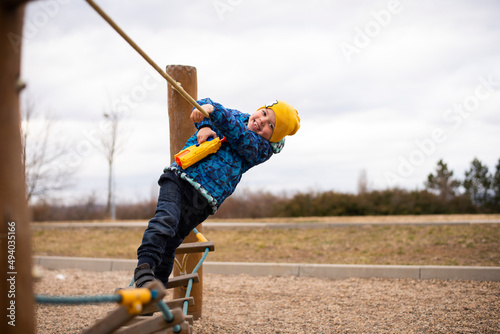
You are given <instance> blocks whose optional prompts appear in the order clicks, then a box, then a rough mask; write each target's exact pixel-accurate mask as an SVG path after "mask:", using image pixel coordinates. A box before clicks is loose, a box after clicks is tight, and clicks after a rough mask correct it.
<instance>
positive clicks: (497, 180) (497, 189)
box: [491, 159, 500, 212]
mask: <svg viewBox="0 0 500 334" xmlns="http://www.w3.org/2000/svg"><path fill="white" fill-rule="evenodd" d="M491 188H492V189H493V192H494V195H493V210H495V211H496V212H499V211H500V159H498V163H497V165H496V170H495V174H494V175H493V177H492V180H491Z"/></svg>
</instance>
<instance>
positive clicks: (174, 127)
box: [167, 65, 203, 320]
mask: <svg viewBox="0 0 500 334" xmlns="http://www.w3.org/2000/svg"><path fill="white" fill-rule="evenodd" d="M167 74H168V75H170V76H171V77H172V78H173V79H174V80H175V81H177V82H179V83H180V84H181V85H182V87H183V88H184V90H185V91H186V92H187V93H188V94H189V95H191V96H192V97H193V98H194V99H195V100H196V99H197V95H198V82H197V76H196V68H195V67H192V66H182V65H169V66H167ZM192 109H193V107H192V106H191V104H189V102H187V101H186V100H185V99H184V98H183V97H182V96H181V95H180V94H179V93H177V92H176V91H175V90H174V89H173V88H172V87H171V86H170V85H168V121H169V124H170V161H172V162H173V161H174V155H175V154H177V152H179V151H180V150H181V149H182V148H183V147H184V145H185V144H186V141H187V140H188V139H189V137H191V136H192V135H193V133H194V132H195V131H196V127H195V126H194V124H193V122H192V121H191V120H190V119H189V116H190V115H191V110H192ZM197 229H198V231H200V232H201V231H202V224H200V225H198V227H197ZM196 241H198V239H197V238H196V236H195V234H194V233H193V232H191V233H190V234H189V235H188V236H187V237H186V239H185V240H184V242H186V243H187V242H196ZM183 256H184V255H177V256H176V257H177V259H178V260H179V261H180V262H181V263H182V257H183ZM200 259H201V254H199V253H194V254H189V258H188V261H187V264H186V272H187V273H191V272H192V270H193V269H194V267H196V265H197V264H198V262H199V261H200ZM179 274H180V271H179V268H177V266H174V276H178V275H179ZM198 275H199V278H200V282H199V283H196V284H193V288H192V290H191V296H192V297H193V298H194V305H193V306H190V307H189V308H188V314H191V315H193V319H195V320H196V319H198V318H200V317H201V311H202V305H203V267H202V268H200V269H199V270H198ZM185 294H186V291H185V289H183V288H175V289H174V298H183V297H184V296H185Z"/></svg>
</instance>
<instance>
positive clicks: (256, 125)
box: [253, 121, 260, 130]
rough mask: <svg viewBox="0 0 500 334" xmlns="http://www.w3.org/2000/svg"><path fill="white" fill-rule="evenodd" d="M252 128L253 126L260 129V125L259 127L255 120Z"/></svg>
mask: <svg viewBox="0 0 500 334" xmlns="http://www.w3.org/2000/svg"><path fill="white" fill-rule="evenodd" d="M253 128H254V129H255V130H260V127H259V125H258V124H257V121H253Z"/></svg>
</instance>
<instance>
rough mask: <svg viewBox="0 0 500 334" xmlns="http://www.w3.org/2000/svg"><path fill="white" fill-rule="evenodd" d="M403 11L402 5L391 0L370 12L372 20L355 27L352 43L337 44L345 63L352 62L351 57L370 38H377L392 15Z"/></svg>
mask: <svg viewBox="0 0 500 334" xmlns="http://www.w3.org/2000/svg"><path fill="white" fill-rule="evenodd" d="M402 11H403V6H402V5H401V3H400V2H399V1H397V0H391V1H389V2H388V4H387V8H386V9H381V10H379V11H373V12H371V14H370V15H371V17H372V18H373V20H370V21H368V22H366V24H365V25H364V27H363V29H361V28H359V27H356V28H355V29H354V32H355V34H354V37H353V39H352V43H347V42H342V43H340V45H339V48H340V51H342V55H343V56H344V58H345V59H346V61H347V63H348V64H350V63H352V57H353V56H354V55H359V54H360V53H361V51H362V50H363V49H365V48H366V47H368V46H369V45H370V44H371V42H372V40H373V39H375V38H377V37H378V36H379V35H380V33H381V32H382V30H383V29H384V28H386V27H388V26H389V24H390V23H391V22H392V18H393V16H394V15H398V14H400V13H401V12H402Z"/></svg>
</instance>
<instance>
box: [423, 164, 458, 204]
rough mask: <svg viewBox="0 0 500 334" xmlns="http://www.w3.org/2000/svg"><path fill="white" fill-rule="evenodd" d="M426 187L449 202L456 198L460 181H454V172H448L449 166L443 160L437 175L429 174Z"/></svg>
mask: <svg viewBox="0 0 500 334" xmlns="http://www.w3.org/2000/svg"><path fill="white" fill-rule="evenodd" d="M424 185H425V187H426V189H428V190H431V191H434V192H436V193H437V194H439V198H440V199H441V200H443V201H449V200H451V199H453V198H454V197H455V193H456V190H457V188H458V187H459V186H460V181H458V180H454V179H453V171H451V170H448V165H447V164H445V163H444V162H443V159H441V160H439V161H438V163H437V167H436V174H432V173H431V174H429V176H427V181H426V182H425V183H424Z"/></svg>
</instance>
